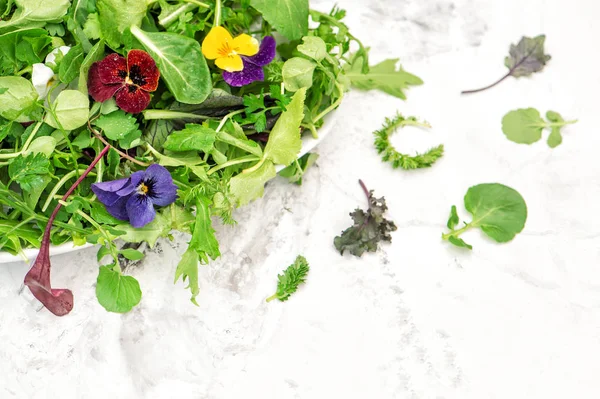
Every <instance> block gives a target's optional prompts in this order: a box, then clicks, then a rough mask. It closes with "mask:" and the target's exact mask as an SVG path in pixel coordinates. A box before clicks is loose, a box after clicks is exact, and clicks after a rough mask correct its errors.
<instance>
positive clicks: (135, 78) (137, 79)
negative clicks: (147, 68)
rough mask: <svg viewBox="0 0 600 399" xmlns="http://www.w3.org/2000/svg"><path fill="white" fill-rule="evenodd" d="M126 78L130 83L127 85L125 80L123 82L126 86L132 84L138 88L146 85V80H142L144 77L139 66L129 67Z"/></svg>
mask: <svg viewBox="0 0 600 399" xmlns="http://www.w3.org/2000/svg"><path fill="white" fill-rule="evenodd" d="M128 78H129V80H130V82H131V83H129V82H127V80H125V82H126V83H128V84H134V85H138V86H143V85H145V84H146V79H144V75H143V74H142V68H140V66H139V65H132V66H131V67H129V76H128Z"/></svg>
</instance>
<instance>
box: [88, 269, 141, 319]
mask: <svg viewBox="0 0 600 399" xmlns="http://www.w3.org/2000/svg"><path fill="white" fill-rule="evenodd" d="M115 269H116V268H115V267H114V266H100V272H99V274H98V280H97V282H96V297H97V298H98V302H100V305H102V306H103V307H104V309H106V310H108V311H109V312H114V313H127V312H129V311H130V310H131V309H133V308H134V307H135V306H136V305H137V304H138V303H140V301H141V299H142V290H141V289H140V283H138V281H137V280H136V279H135V278H133V277H131V276H124V275H122V274H121V272H120V271H117V270H115Z"/></svg>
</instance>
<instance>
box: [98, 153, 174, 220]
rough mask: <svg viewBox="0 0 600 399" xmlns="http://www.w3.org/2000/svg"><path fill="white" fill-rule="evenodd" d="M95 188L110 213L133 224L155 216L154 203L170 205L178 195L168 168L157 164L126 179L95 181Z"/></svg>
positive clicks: (152, 218)
mask: <svg viewBox="0 0 600 399" xmlns="http://www.w3.org/2000/svg"><path fill="white" fill-rule="evenodd" d="M92 191H93V192H94V194H96V196H98V199H99V200H100V202H102V203H103V204H104V206H106V210H107V211H108V213H110V214H111V215H113V216H114V217H115V218H117V219H120V220H125V221H128V222H129V223H130V224H131V225H132V226H133V227H135V228H139V227H144V226H145V225H147V224H148V223H150V222H151V221H153V220H154V217H155V216H156V211H155V210H154V206H155V205H156V206H167V205H170V204H172V203H173V202H175V200H176V199H177V186H176V185H175V184H174V183H173V178H172V177H171V174H170V173H169V171H168V170H167V169H165V168H164V167H162V166H160V165H157V164H154V165H150V166H149V167H148V169H146V170H145V171H139V172H135V173H133V174H132V175H131V176H129V177H128V178H125V179H119V180H113V181H108V182H103V183H96V184H92Z"/></svg>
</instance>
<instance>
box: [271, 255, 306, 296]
mask: <svg viewBox="0 0 600 399" xmlns="http://www.w3.org/2000/svg"><path fill="white" fill-rule="evenodd" d="M309 270H310V267H309V265H308V261H307V260H306V258H305V257H304V256H302V255H298V257H297V258H296V260H295V261H294V263H293V264H291V265H290V266H289V267H288V268H287V269H285V271H284V272H283V274H280V275H279V276H277V279H278V282H277V292H275V294H273V295H271V296H270V297H268V298H267V299H266V301H267V302H271V301H273V300H275V299H279V300H280V301H281V302H285V301H287V300H288V299H290V296H291V295H292V294H293V293H295V292H296V291H297V290H298V287H299V286H300V285H302V284H304V283H305V282H306V276H307V275H308V272H309Z"/></svg>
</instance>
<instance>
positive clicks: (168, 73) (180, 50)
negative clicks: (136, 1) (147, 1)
mask: <svg viewBox="0 0 600 399" xmlns="http://www.w3.org/2000/svg"><path fill="white" fill-rule="evenodd" d="M140 1H142V0H140ZM131 33H132V34H133V36H135V37H136V39H138V40H139V41H140V43H141V44H142V45H143V46H144V48H145V49H146V51H148V53H150V55H151V56H152V58H153V59H154V61H156V65H157V66H158V69H159V71H160V74H161V77H162V78H163V79H164V81H165V82H166V84H167V87H168V88H169V90H170V91H171V93H172V94H173V96H174V97H175V99H176V100H177V101H179V102H182V103H186V104H200V103H202V102H203V101H204V100H206V98H207V97H208V96H209V94H210V93H211V91H212V81H211V75H210V71H209V69H208V65H207V64H206V59H205V58H204V55H202V49H201V48H200V44H199V43H198V42H197V41H196V40H194V39H192V38H189V37H185V36H181V35H177V34H174V33H164V32H157V33H151V32H144V31H142V30H141V29H139V28H138V27H136V26H132V27H131Z"/></svg>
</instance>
